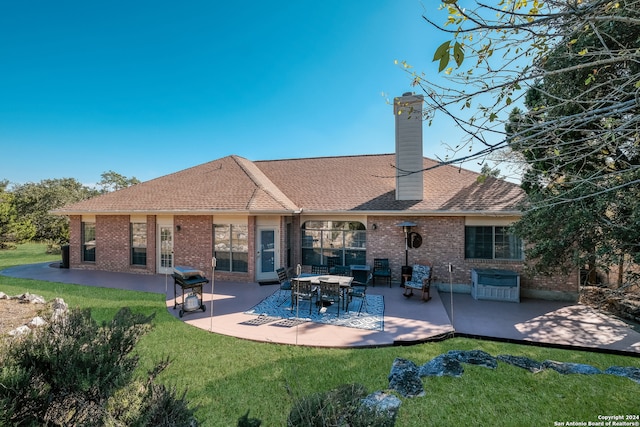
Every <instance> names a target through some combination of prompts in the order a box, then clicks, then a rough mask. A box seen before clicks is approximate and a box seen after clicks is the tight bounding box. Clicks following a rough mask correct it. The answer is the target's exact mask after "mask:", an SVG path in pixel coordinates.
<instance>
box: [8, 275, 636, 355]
mask: <svg viewBox="0 0 640 427" xmlns="http://www.w3.org/2000/svg"><path fill="white" fill-rule="evenodd" d="M0 275H4V276H10V277H20V278H28V279H37V280H46V281H51V282H63V283H73V284H79V285H85V286H100V287H109V288H116V289H127V290H137V291H144V292H155V293H161V294H165V295H166V304H167V310H168V312H169V313H171V314H172V315H174V316H175V317H176V318H178V319H180V320H182V321H184V322H185V323H187V324H190V325H192V326H194V327H198V328H201V329H204V330H208V331H211V332H213V333H217V334H222V335H229V336H234V337H238V338H243V339H248V340H254V341H262V342H273V343H280V344H292V345H306V346H314V347H336V348H348V347H379V346H387V345H406V344H414V343H421V342H426V341H430V340H434V339H441V338H443V337H447V336H453V335H454V334H463V335H469V336H477V337H483V338H490V339H500V340H509V341H515V342H523V343H536V344H541V345H553V346H567V347H575V348H579V349H587V350H597V351H613V352H620V353H626V354H632V355H638V354H640V333H638V332H636V331H634V330H633V329H632V328H631V327H629V326H628V325H627V324H625V323H624V322H621V321H619V320H616V319H614V318H612V317H610V316H607V315H605V314H603V313H600V312H597V311H596V310H593V309H592V308H590V307H586V306H583V305H579V304H570V303H563V302H557V301H543V300H531V299H523V300H522V302H521V303H519V304H518V303H511V302H497V301H477V300H474V299H473V298H471V295H468V294H449V293H446V292H442V293H438V292H433V293H432V297H433V298H432V299H431V300H430V301H429V302H423V301H421V300H420V298H418V297H416V296H414V297H412V298H408V299H407V298H405V297H403V296H402V289H401V288H399V287H397V286H395V287H392V288H389V287H386V286H375V287H370V288H369V291H368V292H369V293H370V294H379V295H382V296H383V297H384V302H385V312H384V330H383V331H370V330H363V329H356V328H350V327H342V326H332V325H322V324H315V323H311V322H306V323H303V324H299V325H296V326H291V327H279V326H274V325H273V324H271V322H270V323H265V324H259V325H250V324H247V321H248V320H252V319H255V318H256V316H255V315H249V314H244V312H245V311H247V310H248V309H250V308H251V307H253V306H254V305H256V304H257V303H259V302H260V301H262V300H263V299H264V298H265V297H267V296H268V295H270V294H271V293H273V292H275V291H276V290H277V289H278V286H277V285H268V286H260V285H258V284H257V283H239V282H227V281H217V280H216V281H214V283H213V284H212V283H209V284H207V285H205V286H204V288H203V303H204V304H205V305H206V311H205V312H204V313H203V312H201V311H197V312H193V313H188V314H185V315H184V317H182V318H180V317H179V316H178V310H174V309H173V307H174V302H175V300H174V290H173V279H172V278H171V276H166V275H137V274H128V273H113V272H104V271H91V270H71V269H60V268H52V267H50V264H49V263H42V264H32V265H24V266H18V267H12V268H9V269H5V270H3V271H1V272H0ZM212 285H213V287H212ZM212 289H213V293H212ZM0 290H1V285H0ZM212 294H213V302H212ZM212 303H213V311H212V310H211V308H212Z"/></svg>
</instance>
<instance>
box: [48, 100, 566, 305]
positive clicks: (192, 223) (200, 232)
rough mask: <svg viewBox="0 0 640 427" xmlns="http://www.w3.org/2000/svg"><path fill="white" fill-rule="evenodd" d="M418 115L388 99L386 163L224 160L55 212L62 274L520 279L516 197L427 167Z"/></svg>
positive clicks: (466, 174)
mask: <svg viewBox="0 0 640 427" xmlns="http://www.w3.org/2000/svg"><path fill="white" fill-rule="evenodd" d="M421 108H422V98H421V96H415V95H411V94H405V95H403V96H402V97H400V98H396V103H395V110H396V111H394V113H395V114H394V115H395V120H396V141H395V147H396V149H395V153H392V154H380V155H361V156H340V157H320V158H303V159H285V160H266V161H250V160H248V159H245V158H242V157H239V156H227V157H223V158H220V159H217V160H213V161H211V162H208V163H204V164H201V165H198V166H195V167H192V168H189V169H185V170H182V171H179V172H176V173H173V174H170V175H166V176H163V177H160V178H156V179H153V180H150V181H147V182H144V183H141V184H137V185H135V186H132V187H129V188H126V189H122V190H119V191H115V192H112V193H107V194H104V195H101V196H98V197H95V198H92V199H89V200H85V201H82V202H79V203H76V204H72V205H68V206H65V207H64V208H61V209H58V210H56V211H55V212H54V213H56V214H59V215H66V216H68V217H69V219H70V242H69V243H70V245H69V247H70V251H69V264H70V267H71V268H75V269H96V270H108V271H119V272H130V273H142V274H166V273H170V272H171V271H172V268H173V266H175V265H188V266H192V267H196V268H199V269H202V270H204V271H211V262H212V258H214V257H215V259H216V262H217V266H216V273H215V275H216V279H217V280H230V281H239V282H253V281H262V280H270V279H274V278H275V277H276V275H275V269H276V268H278V267H281V266H282V267H287V268H294V267H295V266H296V265H297V264H301V265H303V266H309V265H311V264H327V262H328V261H329V260H332V261H333V262H338V263H341V264H344V265H350V264H367V265H372V264H373V259H374V258H388V259H389V261H390V266H391V270H392V281H393V282H396V283H397V282H400V281H401V268H402V266H403V265H405V263H406V261H407V259H408V264H409V265H411V264H413V263H419V262H425V261H428V262H431V263H432V264H433V266H434V276H435V282H436V283H440V284H441V285H444V284H446V286H447V287H448V286H449V285H450V284H452V285H453V286H454V287H455V288H456V289H457V290H458V291H462V292H465V291H466V292H469V290H470V283H471V270H472V269H474V268H483V269H484V268H497V269H508V270H512V271H519V272H522V271H523V266H524V261H523V256H524V255H523V243H522V242H521V241H520V240H519V239H518V238H516V237H515V236H512V235H510V234H509V232H508V228H507V227H508V226H509V225H510V224H511V223H513V222H514V221H516V220H517V219H518V218H519V216H520V211H519V210H518V208H517V204H518V202H519V201H520V200H521V199H522V197H523V193H522V190H521V189H520V188H519V186H517V185H515V184H512V183H509V182H506V181H503V180H498V179H493V178H488V179H487V180H485V181H484V182H479V181H478V176H479V175H478V174H477V173H475V172H472V171H469V170H465V169H460V168H458V167H452V166H439V167H436V166H437V165H438V163H437V162H436V161H434V160H431V159H428V158H425V157H423V155H422V145H423V144H422V121H421V119H420V117H421V114H420V111H421ZM400 110H402V112H404V114H402V113H401V111H400ZM408 111H412V112H411V114H407V112H408ZM405 221H406V222H410V223H413V224H415V225H414V226H412V227H411V229H410V231H411V232H412V233H417V235H419V236H420V237H421V238H422V244H421V245H420V246H419V247H417V248H411V249H408V250H406V248H405V237H406V235H405V232H404V231H403V227H401V226H399V225H398V224H400V223H402V222H405ZM411 236H415V235H413V234H412V235H411ZM449 264H451V265H452V267H453V271H452V273H451V274H450V273H449V270H448V265H449ZM577 292H578V277H577V274H576V275H570V276H565V277H527V276H526V275H522V276H521V294H522V296H528V297H538V298H553V299H575V298H576V296H577Z"/></svg>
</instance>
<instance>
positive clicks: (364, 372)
mask: <svg viewBox="0 0 640 427" xmlns="http://www.w3.org/2000/svg"><path fill="white" fill-rule="evenodd" d="M56 259H59V258H57V257H51V256H47V255H45V254H44V246H41V245H24V246H20V247H19V248H18V249H17V250H14V251H8V252H0V269H3V268H6V267H8V266H11V265H17V264H24V263H32V262H44V261H51V260H56ZM0 291H3V292H5V293H7V294H9V295H14V294H18V293H23V292H27V291H28V292H31V293H36V294H40V295H42V296H44V297H45V298H47V299H51V298H54V297H62V298H64V299H65V301H67V303H68V304H69V305H70V306H72V307H75V306H77V307H83V308H91V310H92V313H93V316H94V317H95V318H96V319H98V320H104V319H110V318H111V317H113V315H114V314H115V313H116V311H117V310H118V309H119V308H120V307H123V306H128V307H130V308H131V309H132V310H134V311H135V312H142V313H145V314H150V313H156V317H155V320H154V329H153V331H152V332H150V333H149V334H147V335H146V336H145V337H144V338H143V339H142V340H141V342H140V343H139V345H138V347H137V352H138V353H139V355H140V374H141V375H142V374H144V372H145V371H146V369H149V368H151V367H152V366H153V364H154V362H156V361H158V360H159V359H161V358H162V357H163V356H167V355H168V356H170V358H171V359H172V361H173V363H172V364H171V365H170V366H169V368H168V369H167V370H166V371H165V372H164V373H163V374H162V375H161V377H160V379H161V381H163V382H165V383H166V384H170V385H176V386H177V387H178V388H179V389H180V390H183V389H187V390H188V393H187V396H188V399H189V401H190V402H191V403H192V404H193V405H197V406H198V410H197V413H196V414H197V417H198V419H199V421H200V422H201V425H203V426H225V427H228V426H234V425H236V424H237V420H238V418H239V417H240V416H242V415H243V414H245V413H246V411H247V410H250V416H251V417H256V418H259V419H261V420H262V425H263V426H265V427H268V426H285V425H286V419H287V415H288V413H289V410H290V408H291V404H292V399H295V398H299V397H302V396H305V395H307V394H310V393H313V392H318V391H327V390H330V389H332V388H335V387H337V386H339V385H341V384H345V383H361V384H363V385H364V386H365V387H366V388H367V390H369V391H371V392H373V391H375V390H384V389H386V388H387V387H388V380H387V376H388V375H389V372H390V369H391V364H392V363H393V360H394V359H395V358H396V357H402V358H406V359H409V360H412V361H414V362H415V363H416V364H418V365H421V364H423V363H425V362H427V361H429V360H430V359H432V358H433V357H435V356H437V355H439V354H442V353H445V352H447V351H449V350H472V349H479V350H484V351H486V352H488V353H490V354H492V355H494V356H497V355H498V354H513V355H519V356H527V357H530V358H532V359H535V360H539V361H542V360H546V359H553V360H558V361H563V362H575V363H588V364H591V365H593V366H596V367H598V368H600V369H603V370H604V369H606V368H608V367H609V366H613V365H618V366H636V367H639V366H640V359H638V358H635V357H630V356H618V355H608V354H602V353H591V352H582V351H569V350H559V349H551V348H545V347H535V346H523V345H516V344H508V343H498V342H492V341H479V340H472V339H464V338H453V339H449V340H446V341H442V342H436V343H428V344H420V345H415V346H406V347H383V348H377V349H321V348H307V347H296V346H289V345H279V344H267V343H256V342H251V341H246V340H241V339H235V338H232V337H226V336H220V335H216V334H211V333H210V332H207V331H204V330H200V329H197V328H194V327H191V326H189V325H187V324H186V323H183V322H182V321H180V320H178V319H175V318H174V317H173V316H171V315H170V314H169V313H168V312H167V310H166V307H165V303H164V298H163V296H162V295H160V294H152V293H145V292H131V291H121V290H115V289H105V288H95V287H83V286H77V285H68V284H62V283H51V282H44V281H37V280H23V279H13V278H8V277H4V276H0ZM423 383H424V386H425V390H426V396H425V397H419V398H412V399H405V398H401V400H402V406H401V408H400V412H399V414H398V419H397V423H396V426H398V427H410V426H416V427H417V426H420V427H422V426H424V425H474V426H516V425H517V426H546V425H554V422H567V421H584V422H588V421H598V419H597V417H598V415H611V414H637V413H638V402H637V396H638V392H639V391H640V384H637V383H635V382H633V381H631V380H629V379H626V378H620V377H615V376H610V375H596V376H586V375H560V374H558V373H556V372H555V371H543V372H540V373H538V374H531V373H529V372H527V371H525V370H523V369H520V368H516V367H513V366H510V365H507V364H504V363H502V362H499V365H498V368H497V369H496V370H489V369H486V368H482V367H476V366H469V365H465V373H464V374H463V376H462V377H461V378H449V377H441V378H425V379H423Z"/></svg>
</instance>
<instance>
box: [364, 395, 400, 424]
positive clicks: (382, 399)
mask: <svg viewBox="0 0 640 427" xmlns="http://www.w3.org/2000/svg"><path fill="white" fill-rule="evenodd" d="M361 403H362V406H363V407H365V408H367V409H371V410H373V411H375V412H377V413H378V414H379V415H381V416H384V417H387V418H389V419H390V420H393V421H394V423H395V419H396V416H397V415H398V410H399V409H400V405H402V401H401V400H400V399H398V397H397V396H394V395H393V394H389V393H385V392H383V391H376V392H374V393H371V394H370V395H368V396H367V397H365V398H364V399H362V401H361Z"/></svg>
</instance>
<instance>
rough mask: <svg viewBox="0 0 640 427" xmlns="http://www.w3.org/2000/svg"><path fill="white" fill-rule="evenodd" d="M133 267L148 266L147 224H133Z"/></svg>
mask: <svg viewBox="0 0 640 427" xmlns="http://www.w3.org/2000/svg"><path fill="white" fill-rule="evenodd" d="M131 265H147V224H146V223H143V222H134V223H131Z"/></svg>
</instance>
